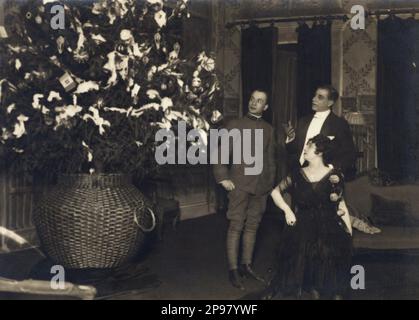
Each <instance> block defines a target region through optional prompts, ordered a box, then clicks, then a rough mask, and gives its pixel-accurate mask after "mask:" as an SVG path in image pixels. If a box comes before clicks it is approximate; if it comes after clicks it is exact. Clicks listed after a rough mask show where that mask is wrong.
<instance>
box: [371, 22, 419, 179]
mask: <svg viewBox="0 0 419 320" xmlns="http://www.w3.org/2000/svg"><path fill="white" fill-rule="evenodd" d="M377 58H378V63H377V156H378V167H379V168H380V169H381V170H382V171H385V172H387V173H388V174H390V175H391V176H392V178H393V179H396V180H399V181H412V180H414V179H415V177H416V175H417V169H418V161H417V156H416V155H417V151H418V148H417V124H416V123H417V121H418V115H417V108H418V107H419V100H418V91H419V81H418V80H419V78H418V68H419V21H416V20H414V19H412V18H410V19H406V20H403V19H400V18H397V17H390V18H387V19H385V20H381V21H379V22H378V53H377Z"/></svg>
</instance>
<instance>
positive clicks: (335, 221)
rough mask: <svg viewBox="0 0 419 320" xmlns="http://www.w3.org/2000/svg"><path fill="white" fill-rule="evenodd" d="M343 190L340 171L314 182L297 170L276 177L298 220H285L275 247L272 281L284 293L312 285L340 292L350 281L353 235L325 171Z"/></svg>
mask: <svg viewBox="0 0 419 320" xmlns="http://www.w3.org/2000/svg"><path fill="white" fill-rule="evenodd" d="M332 174H336V175H338V177H339V178H340V182H339V183H338V184H335V185H334V186H335V187H336V186H337V187H338V189H339V188H340V189H341V190H342V191H343V177H342V175H341V174H340V173H339V172H337V171H334V170H332V171H331V172H329V173H328V174H327V175H326V176H325V177H323V179H321V180H320V181H318V182H315V183H313V182H310V181H309V179H308V178H307V177H306V175H305V174H304V172H303V171H302V169H299V170H297V171H295V172H294V173H293V174H291V175H290V176H288V177H287V178H286V179H284V180H283V181H281V183H280V185H279V187H280V189H281V192H284V191H285V190H288V191H289V192H290V193H291V194H292V198H293V204H294V206H295V208H294V213H295V215H296V218H297V222H296V224H295V225H294V226H288V225H285V227H284V230H283V233H282V236H281V242H280V245H279V248H278V260H277V270H276V271H277V273H276V276H275V277H274V279H273V285H275V286H276V288H277V290H280V291H281V292H283V293H296V292H298V290H300V289H301V290H305V291H310V290H312V289H316V290H317V291H319V292H320V293H321V294H323V295H325V294H326V295H329V294H330V295H335V294H343V293H344V290H345V288H347V287H348V285H349V275H350V263H351V257H352V238H351V236H350V234H349V233H348V232H347V230H346V227H345V224H344V222H343V220H342V218H341V217H339V216H338V215H337V202H333V201H331V199H330V194H331V193H332V192H333V191H334V190H336V189H332V183H331V182H330V180H329V179H330V176H331V175H332Z"/></svg>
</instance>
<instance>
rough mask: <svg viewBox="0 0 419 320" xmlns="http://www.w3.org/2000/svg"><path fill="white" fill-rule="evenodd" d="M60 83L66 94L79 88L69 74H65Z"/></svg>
mask: <svg viewBox="0 0 419 320" xmlns="http://www.w3.org/2000/svg"><path fill="white" fill-rule="evenodd" d="M59 81H60V83H61V85H62V86H63V88H64V90H65V91H66V92H70V91H71V90H73V89H75V88H76V86H77V83H76V82H75V81H74V79H73V78H72V77H71V75H70V74H69V73H68V72H66V73H64V74H63V75H62V76H61V77H60V79H59Z"/></svg>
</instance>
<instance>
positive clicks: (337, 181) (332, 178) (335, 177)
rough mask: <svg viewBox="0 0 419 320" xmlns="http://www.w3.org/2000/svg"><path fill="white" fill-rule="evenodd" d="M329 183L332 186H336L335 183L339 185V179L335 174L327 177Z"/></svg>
mask: <svg viewBox="0 0 419 320" xmlns="http://www.w3.org/2000/svg"><path fill="white" fill-rule="evenodd" d="M329 181H330V182H331V183H333V184H337V183H339V182H340V178H339V176H338V175H337V174H332V175H331V176H330V177H329Z"/></svg>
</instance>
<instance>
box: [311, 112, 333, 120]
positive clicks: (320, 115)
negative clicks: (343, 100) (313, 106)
mask: <svg viewBox="0 0 419 320" xmlns="http://www.w3.org/2000/svg"><path fill="white" fill-rule="evenodd" d="M330 112H332V111H331V110H327V111H322V112H316V113H315V114H314V118H318V119H326V118H327V116H328V115H329V114H330Z"/></svg>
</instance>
